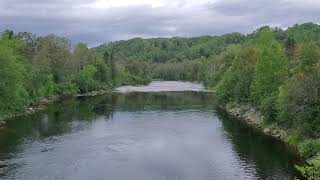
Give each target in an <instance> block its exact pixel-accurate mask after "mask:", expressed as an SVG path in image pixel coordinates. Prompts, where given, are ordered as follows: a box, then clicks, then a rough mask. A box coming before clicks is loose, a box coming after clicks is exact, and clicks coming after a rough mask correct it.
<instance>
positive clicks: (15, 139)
mask: <svg viewBox="0 0 320 180" xmlns="http://www.w3.org/2000/svg"><path fill="white" fill-rule="evenodd" d="M212 101H213V99H212V97H211V94H210V93H204V92H175V93H174V92H161V93H160V92H158V93H150V92H149V93H141V92H140V93H129V94H120V93H115V94H112V95H111V94H110V95H105V96H100V97H93V98H82V99H79V100H66V101H64V102H63V103H60V104H55V105H50V106H49V107H48V109H47V110H45V111H44V112H39V113H37V114H34V115H30V116H26V117H21V118H17V119H14V120H11V121H9V122H8V127H7V128H6V129H5V130H2V131H0V179H26V180H38V179H66V180H69V179H71V180H73V179H74V180H95V179H97V180H98V179H99V180H100V179H106V180H215V179H218V180H220V179H226V180H227V179H292V178H293V177H294V176H295V175H296V172H295V170H294V167H293V164H294V162H295V156H294V155H293V154H292V153H291V152H290V151H289V150H288V149H287V148H286V147H285V145H283V144H282V143H280V142H278V141H275V140H273V139H271V138H269V137H266V136H264V135H262V134H260V133H259V132H257V131H256V130H254V129H253V128H251V127H248V126H247V125H245V124H243V123H241V122H240V121H238V120H235V119H233V118H231V117H228V116H227V115H226V114H224V113H223V112H215V111H214V110H213V109H214V108H213V107H212Z"/></svg>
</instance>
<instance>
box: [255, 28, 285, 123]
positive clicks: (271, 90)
mask: <svg viewBox="0 0 320 180" xmlns="http://www.w3.org/2000/svg"><path fill="white" fill-rule="evenodd" d="M258 48H259V54H260V55H259V57H258V61H257V63H256V65H255V75H254V79H253V83H252V87H251V95H252V96H253V98H254V100H255V102H256V103H257V104H258V105H259V106H260V109H261V110H262V112H263V114H264V115H265V116H266V117H267V119H271V118H273V117H274V115H275V108H274V107H275V104H274V103H275V102H274V101H275V99H276V98H275V97H276V96H277V94H278V89H279V87H280V86H281V85H282V83H283V82H284V81H285V80H286V79H287V78H288V61H287V59H286V57H285V54H284V52H283V50H282V48H281V46H280V44H279V43H277V42H276V41H275V39H274V38H273V35H272V32H271V31H268V30H263V31H261V33H260V40H259V44H258Z"/></svg>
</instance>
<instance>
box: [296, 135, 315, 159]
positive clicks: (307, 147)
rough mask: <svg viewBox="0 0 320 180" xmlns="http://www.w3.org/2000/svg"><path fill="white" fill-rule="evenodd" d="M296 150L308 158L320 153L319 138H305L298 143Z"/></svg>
mask: <svg viewBox="0 0 320 180" xmlns="http://www.w3.org/2000/svg"><path fill="white" fill-rule="evenodd" d="M298 150H299V153H300V155H301V156H302V157H304V158H306V159H310V158H312V157H314V156H316V155H318V153H320V139H309V140H305V141H304V142H302V143H300V144H299V146H298Z"/></svg>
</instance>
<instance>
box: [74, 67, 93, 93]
mask: <svg viewBox="0 0 320 180" xmlns="http://www.w3.org/2000/svg"><path fill="white" fill-rule="evenodd" d="M96 72H97V69H96V68H95V67H94V66H93V65H87V66H85V67H84V68H83V70H82V71H81V72H80V73H79V75H78V76H77V78H76V84H77V85H78V87H79V89H80V92H89V91H93V90H96V89H97V87H98V86H97V82H96V81H95V79H94V77H95V73H96Z"/></svg>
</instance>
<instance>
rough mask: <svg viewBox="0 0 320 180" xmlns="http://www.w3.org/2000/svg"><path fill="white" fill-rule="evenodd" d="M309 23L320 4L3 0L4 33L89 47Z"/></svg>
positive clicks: (299, 0) (287, 0)
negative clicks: (66, 40) (135, 39)
mask: <svg viewBox="0 0 320 180" xmlns="http://www.w3.org/2000/svg"><path fill="white" fill-rule="evenodd" d="M304 22H314V23H319V22H320V0H0V30H4V29H12V30H14V31H28V32H32V33H36V34H37V35H46V34H50V33H54V34H57V35H62V36H65V37H68V38H69V39H71V40H72V42H74V43H75V42H80V41H81V42H86V43H87V44H88V45H89V46H96V45H99V44H101V43H104V42H107V41H114V40H122V39H129V38H133V37H143V38H149V37H172V36H187V37H189V36H200V35H220V34H224V33H228V32H241V33H247V32H251V31H253V30H254V29H256V28H258V27H260V26H263V25H269V26H277V27H282V28H285V27H288V26H291V25H293V24H296V23H304Z"/></svg>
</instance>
